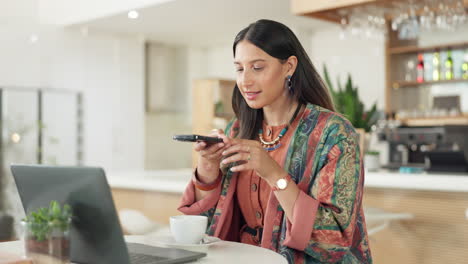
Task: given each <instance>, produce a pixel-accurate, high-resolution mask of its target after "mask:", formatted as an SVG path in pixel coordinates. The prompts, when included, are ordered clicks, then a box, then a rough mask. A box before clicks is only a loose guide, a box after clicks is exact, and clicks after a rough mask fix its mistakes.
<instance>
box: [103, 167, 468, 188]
mask: <svg viewBox="0 0 468 264" xmlns="http://www.w3.org/2000/svg"><path fill="white" fill-rule="evenodd" d="M191 175H192V169H190V168H187V169H177V170H155V171H127V172H122V171H120V172H110V173H108V176H107V179H108V181H109V185H110V186H111V187H112V188H117V189H133V190H145V191H157V192H168V193H182V192H183V191H184V190H185V187H186V186H187V183H188V182H189V181H190V177H191ZM365 177H366V178H365V187H367V188H390V189H412V190H423V191H448V192H468V174H454V173H419V174H415V173H414V174H413V173H399V172H393V171H387V170H379V171H368V172H366V175H365Z"/></svg>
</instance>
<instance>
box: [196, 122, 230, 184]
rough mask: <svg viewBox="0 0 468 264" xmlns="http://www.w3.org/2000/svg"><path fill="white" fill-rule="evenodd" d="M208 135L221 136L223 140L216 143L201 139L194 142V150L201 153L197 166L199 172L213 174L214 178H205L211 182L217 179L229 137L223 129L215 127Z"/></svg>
mask: <svg viewBox="0 0 468 264" xmlns="http://www.w3.org/2000/svg"><path fill="white" fill-rule="evenodd" d="M208 136H211V137H220V138H222V139H223V142H222V143H216V144H207V143H206V142H204V141H199V142H197V143H195V144H194V145H195V146H194V150H195V151H196V152H198V153H199V158H198V166H197V170H198V174H199V175H213V177H214V178H213V179H211V178H212V177H208V178H209V179H208V178H205V179H203V180H204V181H206V182H211V181H214V180H216V177H217V176H218V171H219V167H220V162H221V158H222V154H221V153H222V152H223V151H224V150H225V149H226V147H227V145H226V142H227V141H228V138H227V137H226V135H224V132H223V130H222V129H214V130H212V131H211V133H210V134H209V135H208Z"/></svg>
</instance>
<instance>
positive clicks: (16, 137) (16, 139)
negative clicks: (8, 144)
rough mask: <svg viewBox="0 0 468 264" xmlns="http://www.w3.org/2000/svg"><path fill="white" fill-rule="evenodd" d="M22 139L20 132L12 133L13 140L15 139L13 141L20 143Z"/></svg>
mask: <svg viewBox="0 0 468 264" xmlns="http://www.w3.org/2000/svg"><path fill="white" fill-rule="evenodd" d="M20 140H21V136H20V134H18V133H13V134H11V141H13V143H19V142H20Z"/></svg>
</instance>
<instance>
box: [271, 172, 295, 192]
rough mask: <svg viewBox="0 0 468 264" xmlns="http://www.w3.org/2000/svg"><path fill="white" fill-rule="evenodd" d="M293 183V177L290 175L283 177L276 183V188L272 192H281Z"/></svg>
mask: <svg viewBox="0 0 468 264" xmlns="http://www.w3.org/2000/svg"><path fill="white" fill-rule="evenodd" d="M290 181H291V176H289V174H287V175H286V177H283V178H281V179H279V180H277V181H276V183H275V186H273V188H272V190H273V191H274V192H275V191H280V190H284V189H286V188H288V184H289V182H290Z"/></svg>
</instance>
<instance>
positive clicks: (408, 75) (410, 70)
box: [405, 59, 416, 82]
mask: <svg viewBox="0 0 468 264" xmlns="http://www.w3.org/2000/svg"><path fill="white" fill-rule="evenodd" d="M414 66H415V65H414V61H413V59H409V60H408V61H407V62H406V72H405V81H407V82H411V81H414V79H415V77H416V73H415V69H414Z"/></svg>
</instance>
